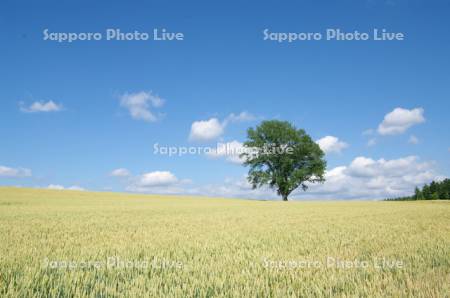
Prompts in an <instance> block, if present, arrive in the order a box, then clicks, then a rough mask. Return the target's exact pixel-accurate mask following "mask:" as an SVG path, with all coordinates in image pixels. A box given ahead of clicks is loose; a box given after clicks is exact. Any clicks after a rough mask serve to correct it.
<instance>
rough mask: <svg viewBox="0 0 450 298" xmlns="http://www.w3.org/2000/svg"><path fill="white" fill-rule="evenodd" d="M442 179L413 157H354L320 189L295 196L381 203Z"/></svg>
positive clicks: (331, 173)
mask: <svg viewBox="0 0 450 298" xmlns="http://www.w3.org/2000/svg"><path fill="white" fill-rule="evenodd" d="M439 177H442V176H440V175H438V173H437V171H436V168H435V165H434V163H432V162H422V161H420V159H419V158H418V157H417V156H407V157H403V158H398V159H392V160H385V159H378V160H374V159H372V158H368V157H363V156H360V157H357V158H355V159H354V160H353V161H352V162H351V163H350V165H348V166H339V167H335V168H333V169H331V170H328V171H327V173H326V175H325V178H326V182H325V183H324V184H322V185H311V187H310V190H309V191H307V192H306V193H302V192H300V191H296V192H295V196H297V197H299V198H308V199H324V198H328V199H381V198H387V197H397V196H404V195H410V194H411V193H412V192H413V191H414V187H415V186H422V185H423V184H425V183H429V182H430V181H432V180H436V179H439Z"/></svg>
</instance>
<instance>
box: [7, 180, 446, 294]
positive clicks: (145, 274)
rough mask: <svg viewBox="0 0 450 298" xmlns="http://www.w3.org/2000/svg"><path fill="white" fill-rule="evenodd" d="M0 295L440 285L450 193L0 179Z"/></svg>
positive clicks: (402, 290)
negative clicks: (44, 183) (415, 196)
mask: <svg viewBox="0 0 450 298" xmlns="http://www.w3.org/2000/svg"><path fill="white" fill-rule="evenodd" d="M0 235H1V236H0V237H1V240H0V296H1V297H31V296H34V297H74V296H75V297H161V296H167V297H217V296H219V297H256V296H257V297H299V296H302V297H323V296H326V297H331V296H333V297H352V296H358V297H386V296H392V297H448V296H449V284H450V203H449V202H448V201H439V202H438V201H421V202H368V201H355V202H275V201H251V200H237V199H214V198H201V197H177V196H156V195H131V194H114V193H94V192H82V191H55V190H37V189H20V188H0Z"/></svg>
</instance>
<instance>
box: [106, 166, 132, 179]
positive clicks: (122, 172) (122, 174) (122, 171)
mask: <svg viewBox="0 0 450 298" xmlns="http://www.w3.org/2000/svg"><path fill="white" fill-rule="evenodd" d="M109 175H110V176H113V177H128V176H130V175H131V173H130V171H128V170H127V169H124V168H119V169H115V170H113V171H112V172H111V173H109Z"/></svg>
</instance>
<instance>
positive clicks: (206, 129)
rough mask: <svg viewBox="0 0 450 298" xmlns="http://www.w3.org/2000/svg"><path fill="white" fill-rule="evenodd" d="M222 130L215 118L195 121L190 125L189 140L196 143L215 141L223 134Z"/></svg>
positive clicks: (222, 127)
mask: <svg viewBox="0 0 450 298" xmlns="http://www.w3.org/2000/svg"><path fill="white" fill-rule="evenodd" d="M224 128H225V127H224V126H223V125H222V123H220V121H219V120H218V119H217V118H211V119H209V120H204V121H195V122H194V123H192V125H191V133H190V134H189V140H190V141H198V142H206V141H211V140H215V139H217V138H218V137H220V136H221V135H222V134H223V132H224Z"/></svg>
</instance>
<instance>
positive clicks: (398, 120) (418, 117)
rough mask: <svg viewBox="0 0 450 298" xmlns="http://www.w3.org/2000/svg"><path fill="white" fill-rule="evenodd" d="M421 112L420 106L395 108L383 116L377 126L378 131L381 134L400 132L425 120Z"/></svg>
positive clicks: (422, 111)
mask: <svg viewBox="0 0 450 298" xmlns="http://www.w3.org/2000/svg"><path fill="white" fill-rule="evenodd" d="M423 113H424V110H423V109H422V108H415V109H412V110H408V109H403V108H395V109H394V110H393V111H392V112H390V113H388V114H386V116H384V119H383V122H381V123H380V125H379V126H378V133H379V134H381V135H396V134H402V133H404V132H405V131H406V130H407V129H408V128H410V127H411V126H413V125H416V124H420V123H423V122H425V117H424V116H423Z"/></svg>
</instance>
